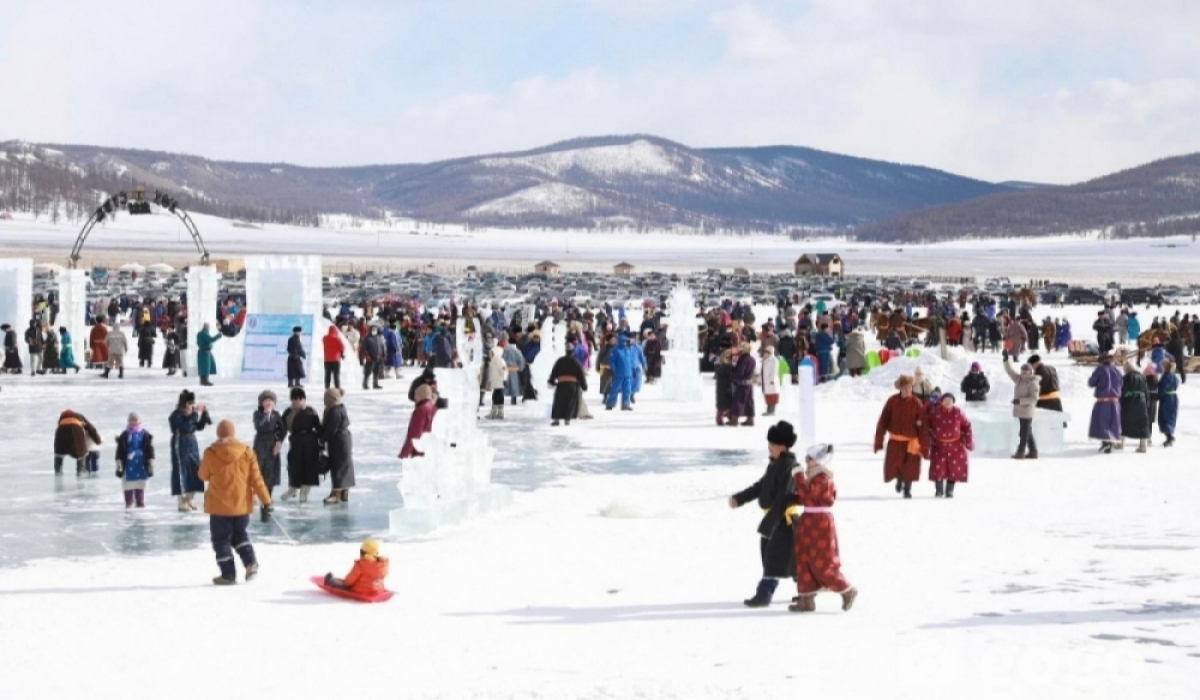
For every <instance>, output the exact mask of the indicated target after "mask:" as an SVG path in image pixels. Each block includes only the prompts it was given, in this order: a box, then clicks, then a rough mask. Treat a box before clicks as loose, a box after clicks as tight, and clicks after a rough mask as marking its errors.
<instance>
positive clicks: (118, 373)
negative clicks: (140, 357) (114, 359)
mask: <svg viewBox="0 0 1200 700" xmlns="http://www.w3.org/2000/svg"><path fill="white" fill-rule="evenodd" d="M124 378H125V368H124V367H122V368H121V369H120V371H119V372H117V379H124Z"/></svg>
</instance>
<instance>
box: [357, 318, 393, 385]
mask: <svg viewBox="0 0 1200 700" xmlns="http://www.w3.org/2000/svg"><path fill="white" fill-rule="evenodd" d="M360 349H361V352H362V356H363V387H362V388H363V389H366V388H367V382H371V387H372V388H375V389H382V388H383V387H381V386H379V377H380V375H382V374H383V358H384V356H385V355H386V353H387V348H386V347H385V346H384V343H383V338H382V337H381V336H380V335H379V328H378V327H376V326H371V331H370V333H368V334H367V336H366V337H365V338H363V339H362V342H361V343H360Z"/></svg>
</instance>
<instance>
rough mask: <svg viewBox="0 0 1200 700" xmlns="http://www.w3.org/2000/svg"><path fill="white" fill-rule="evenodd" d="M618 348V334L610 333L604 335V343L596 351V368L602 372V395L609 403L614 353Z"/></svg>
mask: <svg viewBox="0 0 1200 700" xmlns="http://www.w3.org/2000/svg"><path fill="white" fill-rule="evenodd" d="M616 349H617V336H616V335H614V334H612V333H609V334H607V335H605V336H604V344H603V345H602V346H601V347H600V350H599V351H598V352H597V353H596V369H597V370H599V372H600V395H601V396H603V397H604V398H605V403H607V400H608V395H609V394H610V393H612V385H613V372H612V364H611V363H612V354H613V351H614V350H616Z"/></svg>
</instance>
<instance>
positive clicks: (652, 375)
mask: <svg viewBox="0 0 1200 700" xmlns="http://www.w3.org/2000/svg"><path fill="white" fill-rule="evenodd" d="M642 354H643V355H644V356H645V357H646V383H647V384H657V383H658V380H659V379H661V378H662V367H663V346H662V341H660V340H659V339H658V336H657V335H656V334H655V333H654V331H653V330H651V329H649V328H647V329H646V342H644V343H643V344H642Z"/></svg>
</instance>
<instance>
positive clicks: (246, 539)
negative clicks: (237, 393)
mask: <svg viewBox="0 0 1200 700" xmlns="http://www.w3.org/2000/svg"><path fill="white" fill-rule="evenodd" d="M200 479H201V480H202V481H205V482H208V484H209V486H208V491H207V492H206V493H205V494H204V512H205V513H208V516H209V519H208V527H209V532H210V533H211V535H212V545H213V551H215V552H216V553H217V566H219V567H221V575H220V576H218V577H216V578H214V579H213V583H214V584H216V585H218V586H232V585H233V584H235V583H237V569H236V568H235V567H234V564H233V553H234V552H235V551H236V552H237V553H238V556H239V557H241V559H242V564H243V565H244V566H245V567H246V581H247V582H249V581H252V580H254V577H255V576H256V575H257V574H258V560H257V559H255V558H254V547H253V546H251V545H250V535H248V534H246V528H247V526H249V525H250V514H251V513H253V512H254V497H255V496H258V500H259V502H260V503H262V506H263V519H264V520H269V519H270V517H271V512H272V510H273V508H272V506H271V494H270V492H269V491H267V485H266V483H264V482H263V478H262V472H260V471H259V469H258V459H257V458H256V457H255V456H254V450H252V449H251V448H250V447H249V446H247V445H245V444H243V443H241V442H239V441H238V440H237V436H236V431H235V430H234V427H233V423H232V422H231V421H229V420H223V421H221V422H220V423H218V424H217V441H216V442H214V443H213V444H212V445H210V446H209V447H208V449H207V450H205V451H204V459H203V460H202V461H201V462H200Z"/></svg>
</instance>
